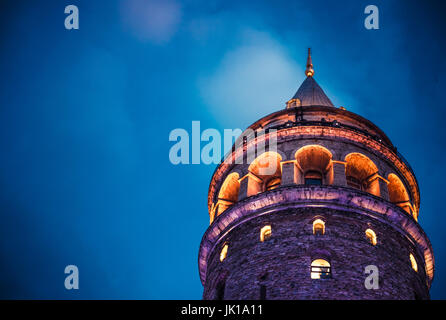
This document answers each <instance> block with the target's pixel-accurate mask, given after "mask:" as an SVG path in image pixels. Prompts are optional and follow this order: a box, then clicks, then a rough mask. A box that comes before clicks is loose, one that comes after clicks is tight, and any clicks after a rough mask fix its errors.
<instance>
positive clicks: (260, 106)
mask: <svg viewBox="0 0 446 320" xmlns="http://www.w3.org/2000/svg"><path fill="white" fill-rule="evenodd" d="M241 40H242V41H241V44H240V45H239V46H237V47H236V48H235V49H234V50H230V51H228V52H227V53H226V54H225V55H224V57H223V59H222V61H221V63H220V65H219V66H218V67H217V69H216V70H215V71H214V72H213V73H211V74H208V75H206V76H204V77H202V78H201V79H200V81H199V90H200V93H201V96H202V98H203V100H204V103H205V104H206V105H207V106H208V108H209V111H210V112H211V113H213V114H214V116H215V117H217V118H218V119H219V120H220V122H221V123H222V124H224V125H232V126H234V125H236V126H243V125H249V124H251V123H252V122H254V121H255V120H256V119H259V118H261V117H262V116H265V115H266V114H268V113H271V112H274V111H278V110H280V109H282V108H283V107H284V106H285V102H286V101H287V100H288V99H289V98H291V97H292V95H293V94H294V91H295V90H297V88H298V84H299V83H300V81H301V80H302V79H303V75H304V73H303V71H302V69H301V68H299V67H298V66H297V65H296V64H295V63H294V61H293V59H292V58H291V57H290V56H289V55H288V53H287V51H286V49H285V48H284V46H282V45H281V44H280V43H279V42H277V41H275V40H273V37H272V36H271V35H270V34H268V33H264V32H259V31H256V30H244V31H243V32H242V33H241ZM234 120H236V121H234Z"/></svg>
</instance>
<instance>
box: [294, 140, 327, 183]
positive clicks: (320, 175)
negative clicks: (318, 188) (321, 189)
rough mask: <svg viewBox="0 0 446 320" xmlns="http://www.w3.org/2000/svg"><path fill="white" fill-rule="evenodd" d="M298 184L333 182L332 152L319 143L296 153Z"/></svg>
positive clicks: (296, 179) (296, 178) (296, 177)
mask: <svg viewBox="0 0 446 320" xmlns="http://www.w3.org/2000/svg"><path fill="white" fill-rule="evenodd" d="M295 158H296V166H297V170H295V172H296V174H295V181H296V183H297V184H306V185H321V184H332V183H333V166H332V162H331V159H332V155H331V152H330V151H328V150H327V149H326V148H324V147H322V146H319V145H308V146H305V147H302V148H300V149H299V150H297V152H296V154H295Z"/></svg>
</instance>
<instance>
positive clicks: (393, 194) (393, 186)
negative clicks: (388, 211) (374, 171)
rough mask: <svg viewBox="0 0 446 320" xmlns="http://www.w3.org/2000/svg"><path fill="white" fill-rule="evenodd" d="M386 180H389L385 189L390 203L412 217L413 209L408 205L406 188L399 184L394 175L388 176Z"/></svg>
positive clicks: (408, 199) (397, 178)
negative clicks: (387, 191)
mask: <svg viewBox="0 0 446 320" xmlns="http://www.w3.org/2000/svg"><path fill="white" fill-rule="evenodd" d="M387 179H388V180H389V184H388V185H387V188H388V189H389V200H390V202H393V203H394V204H396V205H397V206H399V207H401V208H402V209H403V210H404V211H406V212H407V213H408V214H410V215H412V214H413V208H412V204H411V203H410V198H409V194H408V193H407V190H406V187H405V186H404V184H403V183H402V182H401V179H400V178H399V177H398V176H397V175H396V174H394V173H391V174H389V176H388V177H387Z"/></svg>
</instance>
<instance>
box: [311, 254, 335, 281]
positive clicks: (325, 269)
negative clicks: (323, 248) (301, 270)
mask: <svg viewBox="0 0 446 320" xmlns="http://www.w3.org/2000/svg"><path fill="white" fill-rule="evenodd" d="M330 278H331V266H330V263H329V262H328V261H327V260H324V259H316V260H314V261H313V262H312V263H311V279H330Z"/></svg>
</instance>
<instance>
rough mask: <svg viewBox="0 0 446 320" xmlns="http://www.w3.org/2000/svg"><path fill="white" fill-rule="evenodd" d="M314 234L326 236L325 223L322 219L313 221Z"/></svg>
mask: <svg viewBox="0 0 446 320" xmlns="http://www.w3.org/2000/svg"><path fill="white" fill-rule="evenodd" d="M313 234H314V235H323V234H325V222H324V221H322V220H321V219H316V220H314V221H313Z"/></svg>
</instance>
